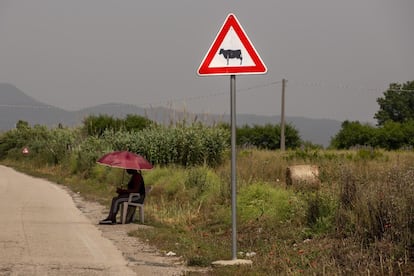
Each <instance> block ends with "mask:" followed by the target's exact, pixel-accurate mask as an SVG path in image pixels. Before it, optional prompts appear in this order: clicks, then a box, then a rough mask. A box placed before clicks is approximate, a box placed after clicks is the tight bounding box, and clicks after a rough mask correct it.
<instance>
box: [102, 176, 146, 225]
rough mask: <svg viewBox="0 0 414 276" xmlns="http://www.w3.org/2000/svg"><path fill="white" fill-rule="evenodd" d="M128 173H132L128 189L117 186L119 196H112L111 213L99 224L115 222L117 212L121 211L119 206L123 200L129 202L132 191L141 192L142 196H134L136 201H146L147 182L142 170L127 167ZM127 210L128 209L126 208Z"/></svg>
mask: <svg viewBox="0 0 414 276" xmlns="http://www.w3.org/2000/svg"><path fill="white" fill-rule="evenodd" d="M126 171H127V173H128V174H130V175H131V179H130V180H129V182H128V188H127V189H121V188H117V189H116V192H117V193H118V196H115V197H114V198H112V204H111V208H110V209H109V214H108V217H107V218H106V219H103V220H101V221H100V222H99V224H115V223H116V214H117V213H118V211H119V207H120V205H121V204H122V203H123V202H127V201H128V198H129V194H130V193H139V194H140V197H139V199H138V198H135V199H134V198H133V201H134V202H138V203H144V199H145V184H144V178H143V177H142V175H141V171H137V170H133V169H127V170H126ZM125 211H126V210H125Z"/></svg>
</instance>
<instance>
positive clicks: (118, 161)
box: [97, 151, 152, 170]
mask: <svg viewBox="0 0 414 276" xmlns="http://www.w3.org/2000/svg"><path fill="white" fill-rule="evenodd" d="M97 162H98V163H99V164H102V165H106V166H110V167H115V168H122V169H135V170H150V169H152V165H151V163H150V162H149V161H148V160H147V159H145V158H144V157H142V156H141V155H139V154H136V153H133V152H129V151H114V152H110V153H107V154H105V155H104V156H102V157H101V158H99V160H98V161H97Z"/></svg>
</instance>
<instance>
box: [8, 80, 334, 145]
mask: <svg viewBox="0 0 414 276" xmlns="http://www.w3.org/2000/svg"><path fill="white" fill-rule="evenodd" d="M100 114H107V115H110V116H114V117H119V118H124V117H125V116H126V115H127V114H137V115H140V116H145V117H147V118H149V119H151V120H153V121H156V122H159V123H164V124H169V123H171V122H176V121H183V120H187V121H201V122H205V123H214V122H230V119H229V115H217V114H193V113H188V112H185V111H177V110H173V109H168V108H164V107H155V108H150V109H145V108H141V107H138V106H135V105H129V104H121V103H108V104H102V105H97V106H93V107H89V108H85V109H81V110H79V111H66V110H64V109H61V108H58V107H54V106H51V105H47V104H44V103H42V102H39V101H37V100H35V99H33V98H32V97H30V96H28V95H26V94H25V93H24V92H23V91H21V90H19V89H18V88H16V87H15V86H13V85H11V84H8V83H0V131H7V130H10V129H12V128H14V127H15V124H16V122H18V121H19V120H23V121H26V122H28V123H29V124H30V125H35V124H40V125H46V126H49V127H54V126H57V125H58V124H59V123H60V124H62V125H64V126H69V127H74V126H80V125H81V124H82V120H83V119H84V118H85V117H87V116H89V115H100ZM286 122H287V123H289V124H291V125H292V126H294V127H295V128H296V129H297V130H298V131H299V135H300V136H301V138H302V139H303V140H304V141H309V142H312V143H314V144H318V145H323V146H325V147H326V146H328V145H329V143H330V140H331V138H332V137H333V136H334V135H335V134H336V133H337V132H338V131H339V130H340V127H341V122H340V121H336V120H330V119H309V118H304V117H286ZM279 123H280V116H259V115H252V114H237V125H239V126H242V125H246V124H247V125H265V124H273V125H275V124H279Z"/></svg>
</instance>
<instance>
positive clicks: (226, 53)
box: [219, 49, 243, 65]
mask: <svg viewBox="0 0 414 276" xmlns="http://www.w3.org/2000/svg"><path fill="white" fill-rule="evenodd" d="M219 55H223V57H224V58H225V59H226V60H227V65H229V59H231V58H238V59H240V65H242V61H243V57H242V54H241V50H224V49H220V52H219Z"/></svg>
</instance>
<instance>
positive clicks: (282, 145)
mask: <svg viewBox="0 0 414 276" xmlns="http://www.w3.org/2000/svg"><path fill="white" fill-rule="evenodd" d="M286 82H287V81H286V80H285V79H282V108H281V109H282V114H281V116H280V150H281V151H284V150H285V87H286Z"/></svg>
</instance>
